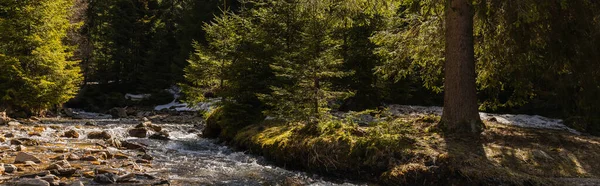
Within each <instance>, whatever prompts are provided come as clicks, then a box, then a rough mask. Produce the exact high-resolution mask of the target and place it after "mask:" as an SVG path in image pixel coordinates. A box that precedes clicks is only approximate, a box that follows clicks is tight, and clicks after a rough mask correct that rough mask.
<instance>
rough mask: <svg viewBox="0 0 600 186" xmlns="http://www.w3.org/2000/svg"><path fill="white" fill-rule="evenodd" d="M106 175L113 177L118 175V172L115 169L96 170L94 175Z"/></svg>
mask: <svg viewBox="0 0 600 186" xmlns="http://www.w3.org/2000/svg"><path fill="white" fill-rule="evenodd" d="M106 173H111V174H114V175H118V174H119V170H117V169H106V168H105V169H96V174H106Z"/></svg>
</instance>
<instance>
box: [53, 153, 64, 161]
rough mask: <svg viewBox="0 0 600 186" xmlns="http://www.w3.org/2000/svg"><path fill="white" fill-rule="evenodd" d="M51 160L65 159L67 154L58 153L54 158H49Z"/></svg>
mask: <svg viewBox="0 0 600 186" xmlns="http://www.w3.org/2000/svg"><path fill="white" fill-rule="evenodd" d="M50 159H51V160H66V159H67V155H64V154H63V155H58V156H56V157H54V158H50Z"/></svg>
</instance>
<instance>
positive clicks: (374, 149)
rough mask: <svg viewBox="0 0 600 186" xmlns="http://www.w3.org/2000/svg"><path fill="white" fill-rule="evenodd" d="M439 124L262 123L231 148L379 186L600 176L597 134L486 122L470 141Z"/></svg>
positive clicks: (430, 120)
mask: <svg viewBox="0 0 600 186" xmlns="http://www.w3.org/2000/svg"><path fill="white" fill-rule="evenodd" d="M438 119H439V118H436V117H420V118H415V117H406V118H394V119H388V120H386V121H380V122H377V123H372V124H371V125H370V126H368V127H359V126H358V125H356V124H352V123H351V122H347V121H334V120H332V121H324V122H322V123H321V124H320V125H319V129H318V133H317V134H306V133H305V132H302V131H303V127H304V125H303V124H301V123H287V124H286V123H283V122H276V121H269V122H265V123H262V124H259V125H252V126H249V127H247V128H245V129H243V130H241V131H242V132H240V133H238V134H237V136H236V137H235V139H234V140H233V143H234V144H236V145H238V146H241V147H245V148H247V149H249V150H250V151H252V152H254V153H259V154H262V155H265V156H267V157H269V158H270V159H272V160H274V161H275V162H277V163H278V164H280V165H284V166H287V167H290V168H302V169H307V170H309V171H314V172H319V173H322V174H330V175H336V176H344V177H350V178H357V176H358V177H360V178H362V179H365V180H370V181H374V182H378V183H381V184H386V185H397V184H405V185H413V184H418V185H433V184H436V185H439V184H444V185H448V184H453V185H464V184H470V185H472V184H477V185H497V184H509V185H560V184H562V183H559V182H555V181H554V180H556V179H555V178H564V177H568V178H598V176H599V175H600V162H598V161H600V139H599V138H597V137H588V136H578V135H574V134H570V133H567V132H562V131H553V130H541V129H524V128H517V127H509V126H505V125H500V124H497V123H489V122H488V123H486V126H487V129H486V130H485V132H484V133H483V134H481V136H479V137H477V138H473V137H461V136H449V135H448V136H445V135H444V134H443V133H440V132H438V131H437V130H436V127H435V124H436V123H437V121H438Z"/></svg>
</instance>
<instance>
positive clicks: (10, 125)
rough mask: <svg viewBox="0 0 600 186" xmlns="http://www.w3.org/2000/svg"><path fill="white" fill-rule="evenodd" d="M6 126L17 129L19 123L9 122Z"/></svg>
mask: <svg viewBox="0 0 600 186" xmlns="http://www.w3.org/2000/svg"><path fill="white" fill-rule="evenodd" d="M8 126H9V127H18V126H21V123H19V122H18V121H9V122H8Z"/></svg>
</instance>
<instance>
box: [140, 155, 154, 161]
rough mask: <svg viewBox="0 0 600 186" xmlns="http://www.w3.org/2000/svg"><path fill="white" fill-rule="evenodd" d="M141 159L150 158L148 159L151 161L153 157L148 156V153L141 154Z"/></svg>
mask: <svg viewBox="0 0 600 186" xmlns="http://www.w3.org/2000/svg"><path fill="white" fill-rule="evenodd" d="M142 159H145V160H150V161H152V160H154V157H152V156H150V155H148V154H144V155H143V156H142Z"/></svg>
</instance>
